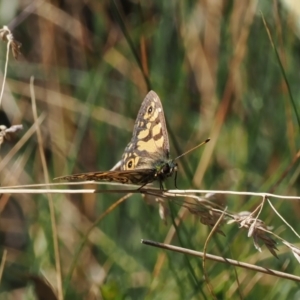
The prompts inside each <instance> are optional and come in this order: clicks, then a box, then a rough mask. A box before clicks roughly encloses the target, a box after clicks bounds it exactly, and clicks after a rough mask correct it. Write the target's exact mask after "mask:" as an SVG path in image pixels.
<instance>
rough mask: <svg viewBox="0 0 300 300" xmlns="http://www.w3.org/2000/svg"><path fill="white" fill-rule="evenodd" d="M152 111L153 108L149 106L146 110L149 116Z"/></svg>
mask: <svg viewBox="0 0 300 300" xmlns="http://www.w3.org/2000/svg"><path fill="white" fill-rule="evenodd" d="M152 111H153V107H152V106H149V108H148V114H151V113H152Z"/></svg>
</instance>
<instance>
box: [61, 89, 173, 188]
mask: <svg viewBox="0 0 300 300" xmlns="http://www.w3.org/2000/svg"><path fill="white" fill-rule="evenodd" d="M117 166H118V167H117V168H114V169H113V170H111V171H107V172H91V173H81V174H74V175H68V176H63V177H59V178H57V179H64V180H69V181H79V180H95V181H114V182H118V183H129V184H137V185H141V186H144V185H146V184H147V183H151V182H153V181H155V180H158V181H159V182H160V187H161V188H162V182H163V181H164V180H165V179H166V178H167V177H170V176H171V175H172V174H173V173H174V172H176V171H177V164H176V163H175V162H174V161H173V160H172V159H170V147H169V138H168V132H167V128H166V122H165V117H164V112H163V107H162V104H161V101H160V99H159V97H158V95H157V94H156V93H155V92H154V91H150V92H149V93H148V94H147V95H146V97H145V99H144V100H143V102H142V105H141V108H140V110H139V112H138V116H137V118H136V121H135V124H134V128H133V134H132V138H131V141H130V142H129V144H128V145H127V147H126V148H125V150H124V153H123V155H122V159H121V161H120V162H119V163H118V164H117Z"/></svg>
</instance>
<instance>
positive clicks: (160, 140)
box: [120, 91, 170, 170]
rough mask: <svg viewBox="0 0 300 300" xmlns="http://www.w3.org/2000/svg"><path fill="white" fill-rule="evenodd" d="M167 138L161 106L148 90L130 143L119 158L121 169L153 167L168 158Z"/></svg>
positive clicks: (155, 95)
mask: <svg viewBox="0 0 300 300" xmlns="http://www.w3.org/2000/svg"><path fill="white" fill-rule="evenodd" d="M169 152H170V146H169V138H168V132H167V127H166V121H165V116H164V111H163V107H162V104H161V101H160V99H159V97H158V95H157V94H156V93H155V92H154V91H150V92H149V93H148V94H147V95H146V97H145V99H144V100H143V102H142V105H141V108H140V110H139V112H138V116H137V118H136V121H135V124H134V128H133V134H132V138H131V141H130V143H129V144H128V145H127V147H126V148H125V151H124V154H123V156H122V160H121V167H120V168H121V170H134V169H153V168H155V166H156V165H157V164H159V163H163V162H165V161H167V160H169Z"/></svg>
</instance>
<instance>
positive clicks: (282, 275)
mask: <svg viewBox="0 0 300 300" xmlns="http://www.w3.org/2000/svg"><path fill="white" fill-rule="evenodd" d="M141 243H142V244H145V245H149V246H153V247H158V248H162V249H166V250H170V251H175V252H179V253H183V254H189V255H193V256H197V257H202V258H203V256H204V253H203V252H198V251H194V250H190V249H186V248H181V247H177V246H173V245H168V244H163V243H159V242H155V241H150V240H141ZM205 257H206V259H210V260H213V261H217V262H220V263H226V264H230V265H233V266H237V267H240V268H244V269H248V270H252V271H255V272H261V273H264V274H268V275H271V276H276V277H280V278H284V279H289V280H293V281H297V282H300V277H299V276H295V275H292V274H288V273H284V272H280V271H276V270H273V269H268V268H263V267H259V266H256V265H252V264H247V263H244V262H240V261H238V260H234V259H230V258H223V257H221V256H217V255H212V254H205Z"/></svg>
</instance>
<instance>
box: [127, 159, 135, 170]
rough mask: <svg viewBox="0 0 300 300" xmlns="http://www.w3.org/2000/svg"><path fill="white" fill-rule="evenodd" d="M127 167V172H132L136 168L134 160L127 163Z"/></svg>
mask: <svg viewBox="0 0 300 300" xmlns="http://www.w3.org/2000/svg"><path fill="white" fill-rule="evenodd" d="M126 167H127V170H132V169H133V168H134V161H133V159H130V160H129V161H128V162H127V163H126Z"/></svg>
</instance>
